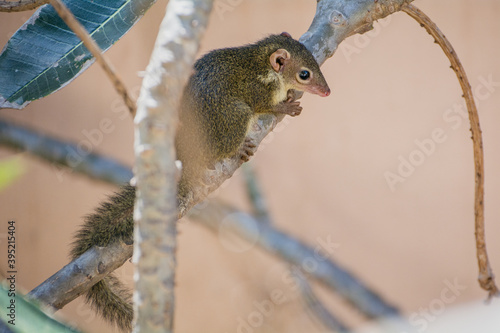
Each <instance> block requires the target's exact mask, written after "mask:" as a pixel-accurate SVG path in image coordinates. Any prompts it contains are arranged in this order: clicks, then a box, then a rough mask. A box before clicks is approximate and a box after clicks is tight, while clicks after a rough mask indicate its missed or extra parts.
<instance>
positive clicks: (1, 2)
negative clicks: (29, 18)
mask: <svg viewBox="0 0 500 333" xmlns="http://www.w3.org/2000/svg"><path fill="white" fill-rule="evenodd" d="M49 1H50V0H17V1H7V0H0V12H24V11H26V10H32V9H35V8H37V7H40V6H41V5H44V4H46V3H48V2H49Z"/></svg>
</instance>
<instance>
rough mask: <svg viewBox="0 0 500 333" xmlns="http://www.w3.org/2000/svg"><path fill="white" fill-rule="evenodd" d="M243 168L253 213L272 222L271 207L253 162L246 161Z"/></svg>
mask: <svg viewBox="0 0 500 333" xmlns="http://www.w3.org/2000/svg"><path fill="white" fill-rule="evenodd" d="M241 168H242V169H243V175H244V176H245V184H246V190H247V195H248V198H249V199H250V202H251V204H252V207H253V215H254V216H255V217H256V218H257V219H258V220H259V221H261V222H263V223H270V217H269V209H268V208H267V204H266V200H265V199H264V196H263V194H262V188H261V187H260V183H259V181H258V179H257V175H256V174H255V169H254V167H253V164H252V163H246V164H243V166H242V167H241Z"/></svg>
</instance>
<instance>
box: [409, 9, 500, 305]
mask: <svg viewBox="0 0 500 333" xmlns="http://www.w3.org/2000/svg"><path fill="white" fill-rule="evenodd" d="M403 11H404V12H405V13H407V14H408V15H410V16H411V17H412V18H414V19H415V20H416V21H417V22H418V23H420V25H421V26H422V27H424V28H425V29H426V30H427V32H428V33H429V34H430V35H431V36H432V37H434V39H435V41H436V43H438V44H439V46H440V47H441V49H442V50H443V52H444V53H445V54H446V56H447V57H448V59H449V60H450V62H451V68H452V69H453V70H454V71H455V73H456V74H457V78H458V81H459V82H460V86H461V87H462V91H463V93H464V94H463V97H464V98H465V102H466V104H467V109H468V111H469V120H470V125H471V127H470V130H471V133H472V144H473V147H474V167H475V178H476V185H475V200H474V213H475V229H476V249H477V260H478V265H479V277H478V280H479V284H480V285H481V288H483V289H484V290H486V291H488V298H491V297H493V296H498V295H499V291H498V287H497V286H496V284H495V277H494V275H493V271H492V269H491V266H490V263H489V260H488V253H487V252H486V240H485V231H484V156H483V139H482V135H481V127H480V126H479V116H478V114H477V108H476V104H475V103H474V95H473V94H472V90H471V87H470V83H469V79H468V78H467V75H466V73H465V70H464V68H463V66H462V64H461V63H460V60H459V59H458V56H457V53H456V52H455V50H454V49H453V46H452V45H451V43H450V42H449V41H448V39H447V38H446V37H445V35H444V34H443V33H442V32H441V30H439V28H438V27H437V25H436V24H435V23H434V22H432V20H431V19H430V18H429V17H428V16H427V15H425V14H424V13H423V12H422V11H421V10H420V9H418V8H417V7H415V6H413V5H411V4H408V5H405V6H403Z"/></svg>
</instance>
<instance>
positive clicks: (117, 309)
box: [71, 186, 135, 332]
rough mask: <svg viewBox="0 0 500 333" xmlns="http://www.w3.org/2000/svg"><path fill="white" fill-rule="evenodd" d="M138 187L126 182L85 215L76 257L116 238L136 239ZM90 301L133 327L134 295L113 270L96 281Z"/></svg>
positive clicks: (116, 321)
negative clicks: (135, 213)
mask: <svg viewBox="0 0 500 333" xmlns="http://www.w3.org/2000/svg"><path fill="white" fill-rule="evenodd" d="M134 200H135V188H134V187H133V186H124V187H122V189H121V190H120V191H119V192H118V193H115V194H114V195H113V196H111V197H110V198H109V200H108V201H106V202H104V203H102V204H101V205H100V207H99V208H97V209H96V211H95V212H94V213H93V214H91V215H88V216H87V217H85V222H84V224H83V226H82V228H81V229H80V230H79V231H78V232H77V234H76V236H75V241H74V242H73V244H72V250H71V256H72V258H73V259H75V258H76V257H78V256H80V255H81V254H83V253H84V252H86V251H87V250H89V249H90V248H91V247H92V246H106V245H108V244H110V243H112V242H114V241H117V240H123V241H124V242H126V243H127V244H131V243H132V242H133V233H134V221H133V210H134ZM86 299H87V302H88V303H89V304H90V305H91V306H92V308H93V309H94V310H95V311H96V312H97V313H98V314H99V315H101V316H102V317H103V318H104V319H106V320H107V321H109V322H111V323H113V324H115V325H117V326H118V327H119V328H120V329H121V330H123V331H126V332H130V331H131V328H132V317H133V309H132V302H131V300H132V297H131V293H130V291H129V290H127V288H126V287H125V286H124V285H123V284H122V283H121V282H120V281H119V280H118V279H117V278H116V277H115V276H113V275H112V274H110V275H108V276H107V277H105V278H104V279H102V280H101V281H99V282H98V283H96V284H95V285H94V286H93V287H92V288H91V289H90V290H89V291H88V292H87V294H86Z"/></svg>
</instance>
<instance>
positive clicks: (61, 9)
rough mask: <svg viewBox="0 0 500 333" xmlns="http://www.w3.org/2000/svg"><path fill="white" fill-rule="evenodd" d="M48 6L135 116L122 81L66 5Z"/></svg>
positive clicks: (54, 3) (52, 0)
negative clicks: (95, 63)
mask: <svg viewBox="0 0 500 333" xmlns="http://www.w3.org/2000/svg"><path fill="white" fill-rule="evenodd" d="M49 1H50V4H51V5H52V7H54V9H55V10H56V12H57V14H59V16H60V17H61V19H62V20H63V21H64V23H66V24H67V25H68V27H69V28H70V29H71V30H72V31H73V32H74V33H75V35H77V36H78V38H80V39H81V41H82V42H83V45H85V47H86V48H87V49H88V50H89V51H90V53H92V56H94V58H95V59H96V60H97V62H98V63H99V64H100V65H101V67H102V69H103V70H104V72H105V73H106V75H107V76H108V78H109V80H110V81H111V83H112V84H113V86H114V87H115V90H116V92H117V93H118V94H119V95H120V96H121V97H122V98H123V101H124V102H125V105H126V106H127V107H128V109H129V111H130V113H131V114H132V116H135V110H136V105H135V102H134V101H133V100H132V99H131V98H130V95H129V93H128V92H127V88H125V85H124V84H123V82H122V80H121V79H120V77H119V76H118V74H116V71H115V70H114V68H113V67H112V66H111V63H110V62H109V60H108V59H106V58H105V57H104V55H103V53H102V50H101V48H100V47H99V45H97V43H96V42H95V40H94V39H93V38H92V37H91V36H90V35H89V34H88V32H87V30H85V28H84V27H83V26H82V25H81V24H80V22H78V20H77V19H76V18H75V16H74V15H73V14H72V13H71V11H70V10H69V9H68V7H66V5H65V4H64V3H63V2H62V1H61V0H49Z"/></svg>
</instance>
